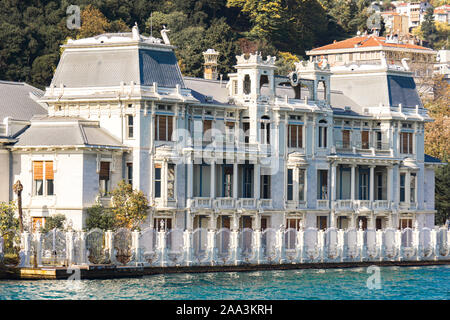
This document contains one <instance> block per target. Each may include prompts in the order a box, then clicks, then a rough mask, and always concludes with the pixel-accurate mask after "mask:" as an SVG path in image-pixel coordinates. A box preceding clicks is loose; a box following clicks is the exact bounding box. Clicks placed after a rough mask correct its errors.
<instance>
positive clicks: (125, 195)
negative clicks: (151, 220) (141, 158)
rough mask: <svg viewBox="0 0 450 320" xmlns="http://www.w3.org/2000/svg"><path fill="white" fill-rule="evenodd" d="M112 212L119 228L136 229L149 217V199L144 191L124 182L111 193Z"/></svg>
mask: <svg viewBox="0 0 450 320" xmlns="http://www.w3.org/2000/svg"><path fill="white" fill-rule="evenodd" d="M111 197H112V212H113V214H114V218H115V220H116V226H117V227H119V228H122V227H124V228H130V229H135V228H138V227H139V225H141V224H142V223H143V222H144V220H145V218H146V217H147V215H148V209H149V206H148V199H147V197H146V196H145V194H144V193H143V192H142V191H138V190H133V187H132V186H131V185H130V184H128V183H126V182H125V181H124V180H122V181H121V182H119V184H118V185H117V187H116V188H114V189H113V190H112V191H111Z"/></svg>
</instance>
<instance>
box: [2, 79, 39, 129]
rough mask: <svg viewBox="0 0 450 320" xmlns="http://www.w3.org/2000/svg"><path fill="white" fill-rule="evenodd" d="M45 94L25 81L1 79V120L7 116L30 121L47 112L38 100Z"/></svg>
mask: <svg viewBox="0 0 450 320" xmlns="http://www.w3.org/2000/svg"><path fill="white" fill-rule="evenodd" d="M43 94H44V93H43V91H42V90H39V89H38V88H35V87H33V86H30V85H29V84H26V83H24V82H11V81H0V121H1V120H3V119H4V118H6V117H10V118H12V119H15V120H26V121H28V120H30V119H31V118H32V117H33V116H34V115H36V114H47V110H46V109H45V108H44V107H43V106H42V105H40V104H39V103H37V102H36V99H38V98H40V97H42V95H43Z"/></svg>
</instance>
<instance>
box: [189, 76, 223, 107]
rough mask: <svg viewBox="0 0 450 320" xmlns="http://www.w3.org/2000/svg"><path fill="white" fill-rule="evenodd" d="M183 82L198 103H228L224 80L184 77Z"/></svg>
mask: <svg viewBox="0 0 450 320" xmlns="http://www.w3.org/2000/svg"><path fill="white" fill-rule="evenodd" d="M184 82H185V83H186V87H187V88H189V89H191V92H192V96H193V97H194V98H196V99H197V100H198V101H200V103H213V104H228V89H227V87H226V84H227V83H226V81H222V82H220V81H218V80H206V79H203V78H192V77H184Z"/></svg>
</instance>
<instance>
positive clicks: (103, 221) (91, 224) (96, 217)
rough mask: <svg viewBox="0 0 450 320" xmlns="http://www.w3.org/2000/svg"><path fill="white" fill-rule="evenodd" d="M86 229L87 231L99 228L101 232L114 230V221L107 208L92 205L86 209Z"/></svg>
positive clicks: (111, 213) (112, 214)
mask: <svg viewBox="0 0 450 320" xmlns="http://www.w3.org/2000/svg"><path fill="white" fill-rule="evenodd" d="M86 228H87V229H88V230H91V229H95V228H99V229H102V230H105V231H107V230H115V229H116V219H115V217H114V213H113V212H112V211H111V209H109V208H105V207H103V206H101V205H94V206H92V207H90V208H89V209H87V217H86Z"/></svg>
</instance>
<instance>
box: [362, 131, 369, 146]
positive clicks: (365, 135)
mask: <svg viewBox="0 0 450 320" xmlns="http://www.w3.org/2000/svg"><path fill="white" fill-rule="evenodd" d="M361 148H362V149H369V131H367V130H363V131H362V132H361Z"/></svg>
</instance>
